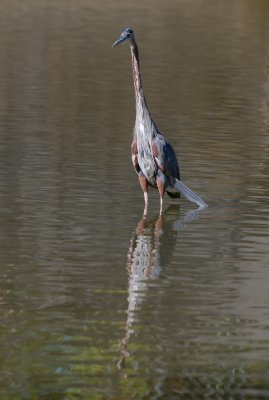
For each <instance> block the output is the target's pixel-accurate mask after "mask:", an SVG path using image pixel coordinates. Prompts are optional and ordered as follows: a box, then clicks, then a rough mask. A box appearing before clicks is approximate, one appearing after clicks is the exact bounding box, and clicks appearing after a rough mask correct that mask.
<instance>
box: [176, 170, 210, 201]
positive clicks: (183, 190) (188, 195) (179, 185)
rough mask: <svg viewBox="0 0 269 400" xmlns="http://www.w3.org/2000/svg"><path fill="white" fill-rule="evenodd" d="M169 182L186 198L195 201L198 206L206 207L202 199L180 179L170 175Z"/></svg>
mask: <svg viewBox="0 0 269 400" xmlns="http://www.w3.org/2000/svg"><path fill="white" fill-rule="evenodd" d="M170 184H172V186H173V187H174V188H175V189H176V190H178V191H179V192H180V194H182V196H184V197H185V198H186V199H187V200H189V201H191V202H192V203H196V204H197V205H198V206H199V207H208V206H207V204H206V203H205V202H204V200H202V199H201V197H199V196H198V195H197V194H196V193H194V192H193V191H192V190H191V189H189V188H188V187H187V186H186V185H184V183H183V182H182V181H179V180H178V179H176V178H172V177H170Z"/></svg>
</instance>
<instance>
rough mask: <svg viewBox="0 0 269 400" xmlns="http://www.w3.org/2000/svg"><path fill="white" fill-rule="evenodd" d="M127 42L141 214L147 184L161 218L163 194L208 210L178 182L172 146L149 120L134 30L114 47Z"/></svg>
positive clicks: (125, 31) (122, 34)
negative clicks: (157, 199)
mask: <svg viewBox="0 0 269 400" xmlns="http://www.w3.org/2000/svg"><path fill="white" fill-rule="evenodd" d="M126 40H129V42H130V48H131V57H132V67H133V79H134V88H135V99H136V119H135V127H134V137H133V142H132V146H131V151H132V162H133V166H134V169H135V171H136V173H137V175H138V178H139V182H140V185H141V188H142V190H143V193H144V199H145V208H144V213H143V215H144V216H147V213H148V186H149V185H150V186H153V187H155V188H157V189H158V191H159V194H160V215H161V214H162V213H163V196H164V193H165V192H167V194H168V195H169V196H170V197H172V198H177V197H180V194H182V195H183V196H184V197H186V198H187V199H188V200H190V201H192V202H194V203H196V204H198V205H199V207H201V208H202V207H207V204H206V203H205V202H204V201H203V200H202V199H201V198H200V197H199V196H198V195H197V194H195V193H194V192H192V191H191V190H190V189H189V188H188V187H187V186H186V185H184V183H182V182H181V181H180V173H179V166H178V162H177V158H176V155H175V152H174V150H173V147H172V146H171V145H170V143H169V142H168V141H167V140H166V138H165V137H164V136H163V135H162V134H161V133H160V132H159V131H158V129H157V127H156V125H155V123H154V121H153V119H152V118H151V115H150V112H149V109H148V106H147V103H146V100H145V96H144V92H143V88H142V81H141V74H140V66H139V56H138V47H137V44H136V41H135V35H134V31H133V30H132V29H130V28H125V29H124V30H123V31H122V33H121V34H120V37H119V38H118V40H116V42H115V43H114V44H113V47H114V46H116V45H118V44H120V43H123V42H125V41H126Z"/></svg>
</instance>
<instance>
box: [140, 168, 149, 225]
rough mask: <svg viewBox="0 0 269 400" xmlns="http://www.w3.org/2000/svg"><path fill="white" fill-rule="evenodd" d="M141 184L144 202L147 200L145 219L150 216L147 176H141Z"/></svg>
mask: <svg viewBox="0 0 269 400" xmlns="http://www.w3.org/2000/svg"><path fill="white" fill-rule="evenodd" d="M139 183H140V186H141V189H142V190H143V193H144V200H145V207H144V212H143V217H146V216H147V215H148V181H147V180H146V178H145V176H144V175H143V174H142V173H140V174H139Z"/></svg>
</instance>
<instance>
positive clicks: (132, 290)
mask: <svg viewBox="0 0 269 400" xmlns="http://www.w3.org/2000/svg"><path fill="white" fill-rule="evenodd" d="M200 211H201V210H200V209H197V210H194V211H192V212H189V213H186V214H185V215H184V216H183V218H180V219H178V220H176V219H177V218H178V215H179V206H178V205H175V206H170V207H169V208H168V209H167V210H166V211H165V213H164V214H163V215H160V216H159V217H158V218H155V219H153V220H148V219H146V218H142V219H141V221H140V222H139V223H138V225H137V228H136V230H135V232H134V234H133V236H132V238H131V243H130V247H129V251H128V255H127V272H128V308H127V320H126V331H125V336H124V338H123V339H122V340H121V344H120V350H121V353H122V357H121V360H120V361H119V363H118V366H119V367H120V368H121V367H123V365H124V361H125V357H126V356H127V355H128V352H127V350H126V348H127V344H128V341H129V339H130V336H131V335H132V333H133V324H134V322H135V320H136V315H137V313H138V311H139V309H140V308H141V305H142V303H143V301H144V300H145V298H146V292H147V289H148V284H149V282H150V281H152V280H154V279H158V278H159V276H160V273H161V269H162V267H163V266H164V265H165V264H167V263H168V262H169V260H170V258H171V257H172V255H173V251H174V247H175V244H176V234H177V231H179V230H181V229H182V228H183V227H184V222H187V221H190V220H193V219H196V218H198V215H199V213H200Z"/></svg>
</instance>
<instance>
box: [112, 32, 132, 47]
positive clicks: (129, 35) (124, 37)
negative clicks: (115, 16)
mask: <svg viewBox="0 0 269 400" xmlns="http://www.w3.org/2000/svg"><path fill="white" fill-rule="evenodd" d="M132 38H134V31H133V30H132V29H131V28H125V29H123V31H122V32H121V34H120V37H119V38H118V39H117V40H116V42H115V43H113V45H112V47H114V46H117V45H118V44H120V43H123V42H125V40H128V39H132Z"/></svg>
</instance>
